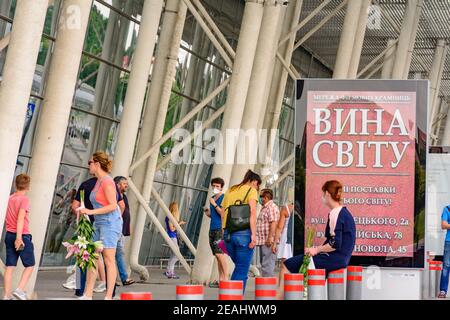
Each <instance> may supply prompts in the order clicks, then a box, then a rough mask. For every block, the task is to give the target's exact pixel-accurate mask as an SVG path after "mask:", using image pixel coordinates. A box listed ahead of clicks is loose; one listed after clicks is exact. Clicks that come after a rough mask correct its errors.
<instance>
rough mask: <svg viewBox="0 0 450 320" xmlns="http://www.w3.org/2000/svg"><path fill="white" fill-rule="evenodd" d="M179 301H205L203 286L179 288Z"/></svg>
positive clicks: (181, 286)
mask: <svg viewBox="0 0 450 320" xmlns="http://www.w3.org/2000/svg"><path fill="white" fill-rule="evenodd" d="M177 300H203V286H202V285H179V286H177Z"/></svg>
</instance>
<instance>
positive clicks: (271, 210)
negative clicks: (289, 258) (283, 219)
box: [256, 189, 280, 277]
mask: <svg viewBox="0 0 450 320" xmlns="http://www.w3.org/2000/svg"><path fill="white" fill-rule="evenodd" d="M260 203H261V205H262V206H263V207H262V209H261V212H260V213H259V216H258V220H257V221H256V245H257V246H258V248H259V255H260V262H261V274H262V276H263V277H273V275H274V270H275V262H276V254H274V253H273V252H272V249H271V248H272V245H273V241H274V237H275V229H276V226H277V222H278V220H279V219H280V209H279V208H278V206H277V205H276V204H275V203H274V202H273V191H272V190H270V189H263V190H262V191H261V195H260Z"/></svg>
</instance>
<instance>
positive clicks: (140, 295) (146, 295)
mask: <svg viewBox="0 0 450 320" xmlns="http://www.w3.org/2000/svg"><path fill="white" fill-rule="evenodd" d="M120 300H153V295H152V293H151V292H123V293H122V294H120Z"/></svg>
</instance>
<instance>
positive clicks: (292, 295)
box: [284, 273, 304, 300]
mask: <svg viewBox="0 0 450 320" xmlns="http://www.w3.org/2000/svg"><path fill="white" fill-rule="evenodd" d="M303 293H304V280H303V273H285V274H284V300H303Z"/></svg>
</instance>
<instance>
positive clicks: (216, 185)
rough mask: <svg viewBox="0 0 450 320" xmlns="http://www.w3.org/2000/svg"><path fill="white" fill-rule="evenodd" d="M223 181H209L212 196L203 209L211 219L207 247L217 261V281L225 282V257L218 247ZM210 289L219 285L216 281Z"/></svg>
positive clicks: (220, 239)
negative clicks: (206, 206) (207, 206)
mask: <svg viewBox="0 0 450 320" xmlns="http://www.w3.org/2000/svg"><path fill="white" fill-rule="evenodd" d="M224 185H225V181H224V180H223V179H222V178H214V179H212V180H211V186H212V187H213V196H212V197H211V198H210V199H209V203H210V204H209V208H205V214H206V215H207V216H208V217H210V218H211V224H210V227H209V245H210V247H211V251H212V253H213V254H214V256H215V257H216V259H217V267H218V269H219V280H220V281H224V280H227V277H228V270H227V257H226V256H225V254H224V252H223V251H222V249H221V248H220V246H219V243H220V241H222V238H223V231H222V215H223V210H222V201H223V197H224V194H223V193H222V189H223V186H224ZM209 286H210V287H212V288H218V287H219V283H218V282H217V281H215V282H212V283H210V285H209Z"/></svg>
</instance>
